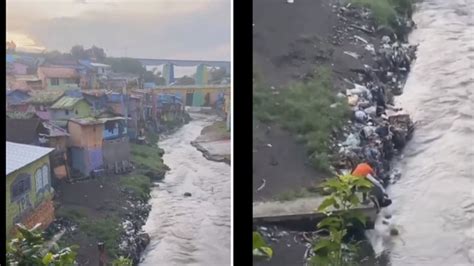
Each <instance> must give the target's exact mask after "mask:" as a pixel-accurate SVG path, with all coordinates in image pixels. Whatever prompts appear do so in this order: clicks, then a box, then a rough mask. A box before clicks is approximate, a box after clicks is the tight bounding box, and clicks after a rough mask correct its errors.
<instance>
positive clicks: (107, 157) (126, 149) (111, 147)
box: [103, 137, 130, 171]
mask: <svg viewBox="0 0 474 266" xmlns="http://www.w3.org/2000/svg"><path fill="white" fill-rule="evenodd" d="M103 155H104V166H105V168H106V169H107V170H108V171H115V170H119V171H120V170H123V169H124V168H128V166H129V162H130V143H129V140H128V137H124V138H119V139H114V140H104V142H103Z"/></svg>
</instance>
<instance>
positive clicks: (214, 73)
mask: <svg viewBox="0 0 474 266" xmlns="http://www.w3.org/2000/svg"><path fill="white" fill-rule="evenodd" d="M226 77H228V75H227V73H226V70H225V68H221V67H213V68H211V70H209V84H220V83H221V82H222V81H223V80H224V79H225V78H226Z"/></svg>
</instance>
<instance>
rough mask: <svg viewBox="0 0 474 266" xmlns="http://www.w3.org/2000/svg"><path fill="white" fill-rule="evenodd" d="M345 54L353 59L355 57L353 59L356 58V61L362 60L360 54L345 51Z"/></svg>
mask: <svg viewBox="0 0 474 266" xmlns="http://www.w3.org/2000/svg"><path fill="white" fill-rule="evenodd" d="M344 54H346V55H348V56H351V57H353V58H355V59H359V58H361V56H360V55H359V54H357V53H354V52H348V51H344Z"/></svg>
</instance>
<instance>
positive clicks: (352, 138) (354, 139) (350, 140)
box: [342, 133, 360, 148]
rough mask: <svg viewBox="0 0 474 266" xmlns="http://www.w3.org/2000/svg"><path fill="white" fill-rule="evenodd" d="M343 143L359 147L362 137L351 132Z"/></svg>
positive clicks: (351, 146)
mask: <svg viewBox="0 0 474 266" xmlns="http://www.w3.org/2000/svg"><path fill="white" fill-rule="evenodd" d="M342 145H344V146H347V147H350V148H357V147H358V146H359V145H360V139H359V137H358V136H357V135H355V134H353V133H351V134H350V135H349V136H348V137H347V139H346V141H344V142H343V143H342Z"/></svg>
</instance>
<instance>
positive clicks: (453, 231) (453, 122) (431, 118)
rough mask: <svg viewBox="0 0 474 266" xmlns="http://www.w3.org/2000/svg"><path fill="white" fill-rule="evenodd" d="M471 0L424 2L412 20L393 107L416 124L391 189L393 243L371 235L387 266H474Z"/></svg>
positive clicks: (473, 36)
mask: <svg viewBox="0 0 474 266" xmlns="http://www.w3.org/2000/svg"><path fill="white" fill-rule="evenodd" d="M473 11H474V2H473V1H472V0H450V1H446V0H426V1H423V2H422V3H420V4H419V6H418V9H417V12H416V13H415V15H414V20H415V22H416V23H417V26H418V28H417V29H416V30H415V31H414V32H413V33H412V34H411V42H412V43H419V44H420V46H419V47H418V53H417V55H418V59H417V61H416V62H415V63H414V65H413V68H412V71H411V73H410V76H409V78H408V81H407V83H406V85H405V91H404V94H403V95H402V96H401V97H399V98H398V102H399V103H400V105H401V106H403V107H404V108H405V109H406V110H407V111H408V112H409V113H410V114H411V115H412V116H413V118H414V120H416V121H418V122H419V125H418V127H417V129H416V132H415V135H414V137H413V140H412V141H411V142H410V143H409V144H408V146H407V147H406V149H405V151H404V158H403V159H402V160H401V161H400V162H399V163H398V166H399V167H400V169H401V171H402V178H401V180H400V181H399V182H398V183H397V184H395V185H393V186H392V187H391V188H390V194H391V197H392V198H393V202H394V204H393V205H392V206H391V209H390V210H389V211H390V212H391V213H392V214H393V218H392V219H391V220H392V223H393V224H394V225H395V226H396V227H397V228H398V229H399V230H400V236H399V237H398V238H395V239H390V238H387V237H386V234H387V232H386V230H384V229H382V228H381V227H382V226H381V227H379V229H380V231H379V234H377V236H374V235H371V238H372V244H373V246H374V248H375V250H376V251H377V252H379V253H380V252H382V251H383V250H385V251H388V252H389V253H390V256H389V257H390V261H391V265H433V266H444V265H466V266H467V265H474V175H473V166H474V164H473V162H474V161H473V158H474V157H473V155H474V138H473V130H474V123H473V107H474V98H473V90H474V87H473V85H474V69H473V62H474V61H473V60H474V27H473V26H474V18H473V16H472V15H473Z"/></svg>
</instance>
